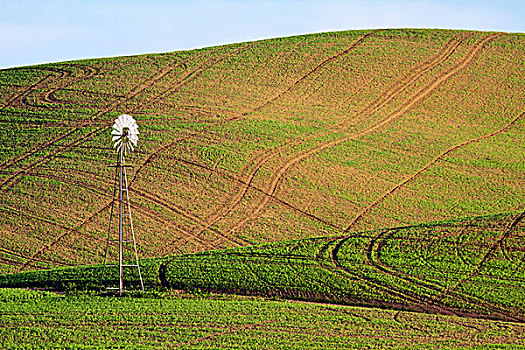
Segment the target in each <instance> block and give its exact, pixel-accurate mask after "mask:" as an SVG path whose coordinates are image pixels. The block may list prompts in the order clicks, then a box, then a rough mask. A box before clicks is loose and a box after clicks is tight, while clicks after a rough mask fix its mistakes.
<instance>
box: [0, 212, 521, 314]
mask: <svg viewBox="0 0 525 350" xmlns="http://www.w3.org/2000/svg"><path fill="white" fill-rule="evenodd" d="M523 216H525V215H524V214H519V215H513V214H507V215H493V216H488V217H477V218H471V219H469V220H459V221H451V222H442V223H431V224H425V225H416V226H408V227H399V228H394V229H387V230H376V231H369V232H361V233H358V234H350V235H347V236H329V237H318V238H313V239H304V240H297V241H288V242H279V243H272V244H267V245H263V246H258V247H243V248H234V249H227V250H222V251H213V252H202V253H194V254H184V255H177V256H172V257H169V258H154V259H149V260H143V261H142V262H141V266H142V275H143V277H144V280H145V284H146V286H147V289H149V290H151V289H158V288H161V289H164V290H173V289H175V290H185V291H208V292H218V293H230V294H244V295H257V296H263V297H279V298H285V299H295V300H305V301H318V302H325V303H332V304H347V305H359V306H368V307H370V306H373V307H380V308H385V309H397V310H404V311H418V312H424V313H434V314H446V315H456V316H468V317H475V318H490V319H497V320H503V321H507V322H524V321H525V299H524V298H523V296H524V295H525V290H524V288H525V283H524V282H525V274H524V272H523V269H522V268H521V265H522V262H523V258H524V251H523V246H524V243H525V242H524V238H525V225H523V224H522V223H521V222H522V219H523ZM101 275H102V269H101V266H100V265H88V266H82V267H72V268H59V269H54V270H45V271H31V272H22V273H16V274H8V275H4V276H0V288H6V287H18V288H20V287H26V288H27V287H30V288H50V289H55V290H66V291H73V290H78V289H80V290H96V291H98V290H100V284H99V283H100V279H101ZM107 275H109V276H113V278H112V280H113V281H114V284H116V283H117V280H118V272H117V271H116V270H115V271H113V273H110V274H108V273H107V272H106V276H107ZM125 279H126V281H127V283H129V284H132V285H134V287H132V289H136V288H137V287H138V286H139V280H138V274H136V272H134V273H133V275H130V274H129V272H128V273H126V275H125ZM110 284H111V283H110Z"/></svg>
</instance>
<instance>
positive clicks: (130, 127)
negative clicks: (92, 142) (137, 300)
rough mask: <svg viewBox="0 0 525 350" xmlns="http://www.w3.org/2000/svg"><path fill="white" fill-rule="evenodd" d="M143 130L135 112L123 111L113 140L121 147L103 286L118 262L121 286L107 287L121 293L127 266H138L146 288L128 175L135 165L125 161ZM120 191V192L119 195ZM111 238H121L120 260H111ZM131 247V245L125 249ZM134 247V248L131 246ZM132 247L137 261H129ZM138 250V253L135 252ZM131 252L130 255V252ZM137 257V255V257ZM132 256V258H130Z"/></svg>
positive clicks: (105, 257) (116, 124) (142, 287)
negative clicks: (115, 232) (115, 230)
mask: <svg viewBox="0 0 525 350" xmlns="http://www.w3.org/2000/svg"><path fill="white" fill-rule="evenodd" d="M138 134H139V130H138V125H137V122H136V121H135V119H133V117H132V116H130V115H127V114H123V115H121V116H119V117H118V118H117V119H116V120H115V123H114V124H113V130H112V131H111V135H113V137H112V139H111V141H112V142H114V145H113V147H114V148H116V151H117V162H116V165H111V167H114V168H115V180H114V189H113V199H112V202H111V215H110V218H109V227H108V236H107V242H106V250H105V253H104V266H103V269H102V276H101V279H100V286H101V287H102V285H103V284H104V275H105V271H106V268H107V267H109V266H118V268H119V286H118V287H107V289H108V290H118V292H119V294H122V292H123V291H124V268H125V267H126V268H133V267H136V268H137V271H138V275H139V278H140V286H141V289H142V291H144V282H143V281H142V274H141V272H140V266H139V260H138V255H137V243H136V240H135V231H134V229H133V219H132V217H131V206H130V202H129V190H128V176H127V174H126V168H129V167H132V165H128V164H126V162H125V157H126V156H127V155H128V154H129V153H131V152H132V151H133V150H134V147H136V146H137V141H138V139H139V137H138ZM117 192H118V195H117ZM116 201H118V220H119V224H118V239H112V238H111V228H112V223H113V218H114V216H115V215H114V209H115V202H116ZM111 242H115V243H116V242H118V263H112V264H108V260H109V253H110V246H111V244H110V243H111ZM125 245H132V247H125ZM125 248H128V249H125ZM131 248H132V249H131ZM126 250H127V251H131V250H132V252H130V254H131V255H133V256H132V257H131V260H134V263H133V262H130V261H127V262H125V261H124V259H125V257H124V253H125V251H126ZM133 253H134V254H133ZM130 254H128V255H130ZM133 258H134V259H133ZM128 259H129V258H128Z"/></svg>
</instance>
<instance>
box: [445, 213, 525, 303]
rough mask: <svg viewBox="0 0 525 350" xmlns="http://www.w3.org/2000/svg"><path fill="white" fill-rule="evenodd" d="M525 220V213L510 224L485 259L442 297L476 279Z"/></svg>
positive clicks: (488, 251) (493, 244) (485, 255)
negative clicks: (498, 249)
mask: <svg viewBox="0 0 525 350" xmlns="http://www.w3.org/2000/svg"><path fill="white" fill-rule="evenodd" d="M524 218H525V211H524V212H522V213H521V214H520V215H518V216H517V217H516V219H514V220H513V222H512V223H511V224H510V226H509V228H508V229H507V230H506V232H505V233H504V234H503V235H502V236H501V237H500V238H498V239H497V240H496V241H495V242H494V243H492V245H491V246H490V248H489V249H488V250H487V252H485V254H484V255H483V258H482V259H481V261H480V262H479V264H478V265H477V266H476V267H475V269H474V270H473V271H472V272H471V273H470V274H469V275H468V276H467V277H466V278H464V279H463V280H461V281H459V282H458V283H457V284H456V285H455V286H454V287H452V288H449V289H447V290H446V291H445V292H443V294H442V296H446V295H449V294H450V293H453V292H454V293H457V292H456V290H457V289H458V288H459V287H461V286H462V285H463V284H464V283H465V282H468V281H469V280H470V279H471V278H472V277H475V276H477V275H478V274H479V271H480V270H481V269H482V268H483V265H484V264H485V263H486V262H487V261H488V260H490V259H491V258H492V256H493V255H494V253H495V251H496V249H497V248H498V247H499V246H500V245H501V243H502V242H503V241H505V240H506V239H507V238H508V237H509V236H510V234H511V233H512V231H513V230H514V229H515V228H516V226H517V225H518V224H519V223H520V222H521V221H522V220H523V219H524Z"/></svg>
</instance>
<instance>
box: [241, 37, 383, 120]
mask: <svg viewBox="0 0 525 350" xmlns="http://www.w3.org/2000/svg"><path fill="white" fill-rule="evenodd" d="M379 31H380V30H374V31H371V32H369V33H367V34H365V35H362V36H361V37H360V38H359V39H357V40H356V41H355V42H353V43H352V44H351V45H350V46H349V47H348V48H347V49H346V50H344V51H342V52H339V53H337V54H335V55H332V56H330V57H328V58H327V59H325V60H324V61H323V62H321V63H319V64H318V65H317V66H316V67H314V68H313V69H312V70H310V71H309V72H308V73H306V74H304V75H303V76H301V77H300V78H299V79H297V80H296V81H295V82H294V83H293V84H291V85H290V86H289V87H288V88H287V89H286V90H284V91H282V92H280V93H279V94H277V96H275V97H273V98H271V99H270V100H268V101H266V102H264V103H263V104H262V105H260V106H258V107H255V108H254V109H252V110H251V111H250V112H247V113H246V114H248V113H252V112H257V111H259V110H261V109H262V108H264V107H266V106H268V105H269V104H271V103H272V102H275V101H276V100H277V99H279V98H281V97H282V96H284V95H285V94H286V93H288V92H290V91H291V90H292V89H293V88H295V87H296V86H297V85H298V84H300V83H301V82H302V81H303V80H305V79H306V78H308V77H309V76H310V75H312V74H313V73H315V72H317V71H318V70H319V69H321V68H322V67H324V66H325V65H327V64H329V63H331V62H332V61H334V60H336V59H338V58H339V57H341V56H343V55H346V54H347V53H348V52H350V51H351V50H353V49H354V48H355V47H356V46H358V45H359V44H361V43H363V41H364V40H365V39H366V38H368V37H369V36H371V35H372V34H375V33H377V32H379Z"/></svg>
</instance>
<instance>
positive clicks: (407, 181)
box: [344, 112, 525, 232]
mask: <svg viewBox="0 0 525 350" xmlns="http://www.w3.org/2000/svg"><path fill="white" fill-rule="evenodd" d="M523 116H525V112H523V113H522V114H520V115H518V116H517V117H516V118H514V119H513V120H512V121H510V123H508V124H507V125H505V126H504V127H503V128H501V129H499V130H497V131H495V132H492V133H490V134H487V135H483V136H480V137H476V138H474V139H470V140H467V141H464V142H462V143H460V144H458V145H456V146H454V147H451V148H449V149H447V150H446V151H445V152H443V153H441V154H440V155H438V156H437V157H436V158H434V159H432V160H431V161H430V162H429V163H428V164H427V165H425V166H424V167H423V168H421V169H419V170H418V171H417V172H415V173H414V174H412V175H411V176H409V177H408V178H406V179H405V180H404V181H403V182H401V183H399V184H397V185H396V186H394V187H393V188H392V189H390V191H388V192H386V193H385V194H383V195H382V196H381V197H379V198H378V199H376V200H375V201H374V202H373V203H372V204H371V205H369V206H368V207H367V208H365V209H364V210H362V211H361V212H360V213H359V214H357V216H356V217H355V218H354V219H353V220H352V222H350V224H348V226H347V227H346V228H345V229H344V231H345V232H348V231H349V230H350V229H351V228H352V227H353V226H355V225H356V224H357V222H358V221H359V220H361V219H362V218H363V216H364V215H366V214H367V213H368V212H369V211H370V210H372V209H373V208H374V207H376V206H377V205H378V204H379V203H381V202H382V201H383V200H385V199H386V198H387V197H388V196H390V195H392V194H393V193H394V192H395V191H397V190H398V189H400V188H401V187H403V186H405V185H406V184H407V183H409V182H410V181H412V180H413V179H414V178H416V177H417V176H419V175H420V174H422V173H423V172H425V171H427V170H428V169H429V168H430V167H432V166H433V165H434V164H436V163H437V162H438V161H440V160H441V159H443V158H444V157H446V156H447V155H449V154H450V153H452V152H454V151H456V150H457V149H459V148H461V147H464V146H467V145H469V144H471V143H474V142H478V141H481V140H484V139H488V138H491V137H493V136H496V135H499V134H501V133H503V132H505V131H507V130H508V129H509V128H510V127H512V126H513V125H514V124H516V122H517V121H518V120H519V119H521V118H522V117H523Z"/></svg>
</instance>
